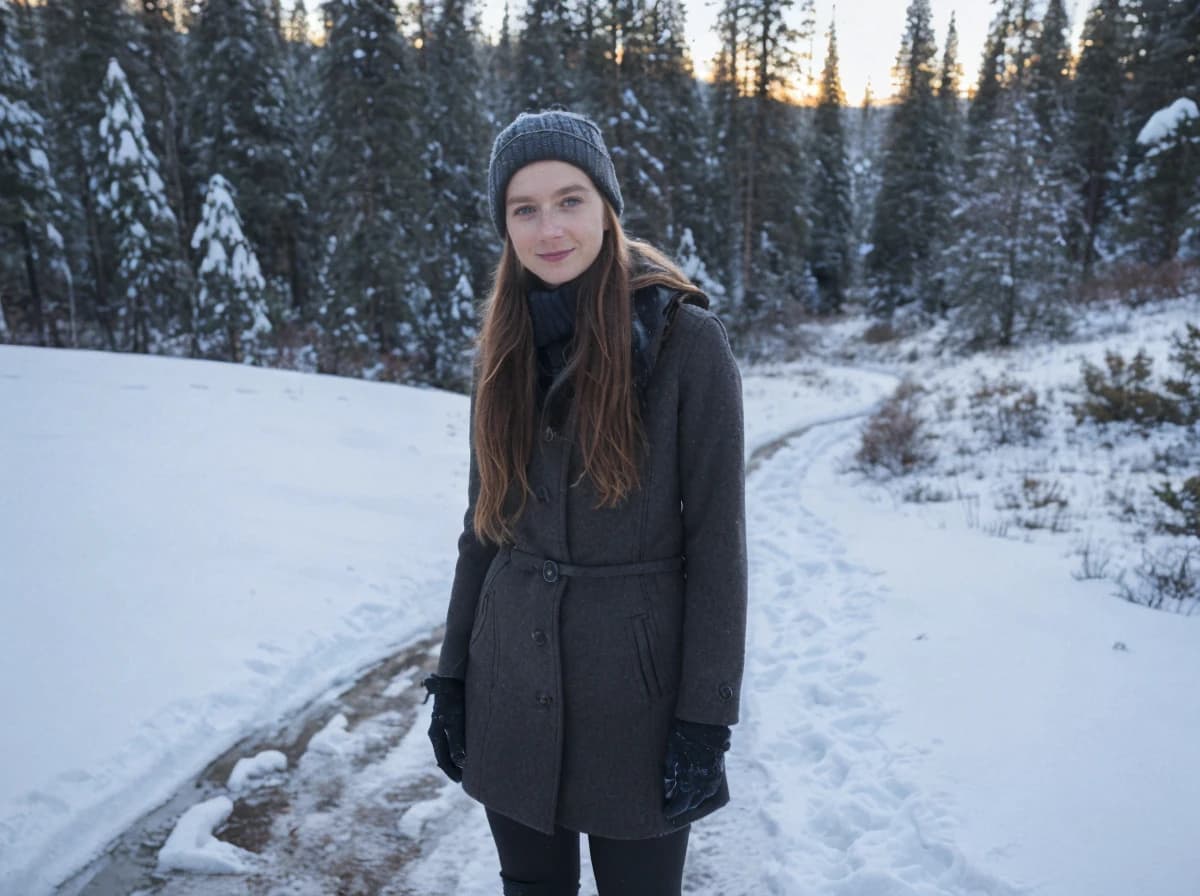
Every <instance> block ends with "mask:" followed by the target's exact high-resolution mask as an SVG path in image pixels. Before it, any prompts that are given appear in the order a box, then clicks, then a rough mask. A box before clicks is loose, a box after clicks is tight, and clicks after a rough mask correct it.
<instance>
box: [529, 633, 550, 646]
mask: <svg viewBox="0 0 1200 896" xmlns="http://www.w3.org/2000/svg"><path fill="white" fill-rule="evenodd" d="M532 637H533V643H534V644H536V645H537V646H538V647H541V646H542V645H544V644H545V643H546V640H547V639H546V633H545V632H544V631H542V630H541V629H540V628H536V629H534V630H533V635H532Z"/></svg>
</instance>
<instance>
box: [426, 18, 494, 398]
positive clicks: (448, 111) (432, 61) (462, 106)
mask: <svg viewBox="0 0 1200 896" xmlns="http://www.w3.org/2000/svg"><path fill="white" fill-rule="evenodd" d="M466 12H467V5H466V3H464V2H463V0H442V3H441V5H440V7H439V8H438V10H437V11H436V14H435V15H434V17H433V18H432V19H431V21H430V26H429V32H428V34H429V39H428V42H427V43H426V44H425V45H424V46H423V47H422V48H421V52H422V53H423V54H425V55H426V57H427V61H426V65H425V73H426V85H427V86H426V91H425V96H426V99H425V102H426V104H427V105H426V109H427V110H428V115H427V123H426V124H425V125H424V127H423V128H422V130H423V136H424V139H425V141H426V148H427V153H428V157H429V161H428V166H429V177H428V180H429V187H430V190H431V191H432V195H431V204H430V211H429V217H428V223H427V225H426V234H427V236H425V237H424V239H423V246H422V248H423V254H424V258H425V265H424V276H423V280H424V282H425V283H426V284H427V285H428V291H427V292H422V293H421V295H422V296H427V301H426V302H425V303H424V304H423V305H421V306H418V307H414V309H413V317H414V321H415V327H416V331H417V341H418V344H419V346H420V348H419V352H420V354H419V364H420V367H421V371H420V378H421V379H422V380H424V381H425V382H429V383H432V384H434V385H437V386H442V387H449V388H455V387H457V388H465V387H466V386H467V385H468V383H469V380H470V351H471V346H472V341H473V339H474V337H475V334H476V328H475V304H476V303H477V302H478V301H479V299H480V297H481V296H482V295H483V293H484V290H486V288H487V285H488V284H487V273H488V270H489V268H490V266H491V264H492V263H493V260H494V258H495V257H496V253H497V246H496V237H495V234H494V233H493V232H492V226H491V222H490V219H489V218H488V216H487V213H486V209H487V196H486V192H485V190H486V184H485V183H484V182H483V179H482V177H481V172H480V165H479V161H478V159H479V153H480V150H481V148H482V147H484V146H485V144H486V141H487V137H488V125H487V122H486V120H485V119H484V115H483V109H482V107H481V104H480V102H479V96H478V94H477V92H476V91H475V85H474V84H473V83H471V82H470V81H467V80H465V79H464V78H463V77H462V70H463V67H464V66H466V67H468V68H470V69H472V70H474V69H476V68H477V67H478V66H479V65H480V60H479V57H478V56H477V51H476V47H477V44H478V41H477V40H476V37H475V35H474V34H473V32H472V30H471V28H470V26H469V23H468V22H467V20H466ZM414 298H415V297H414Z"/></svg>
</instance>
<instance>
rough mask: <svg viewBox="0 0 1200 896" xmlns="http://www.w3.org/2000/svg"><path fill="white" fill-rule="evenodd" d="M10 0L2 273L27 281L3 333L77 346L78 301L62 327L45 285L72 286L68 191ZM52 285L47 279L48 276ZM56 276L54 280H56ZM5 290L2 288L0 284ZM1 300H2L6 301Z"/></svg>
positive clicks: (1, 79) (2, 25) (1, 114)
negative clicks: (64, 228)
mask: <svg viewBox="0 0 1200 896" xmlns="http://www.w3.org/2000/svg"><path fill="white" fill-rule="evenodd" d="M18 24H19V23H18V21H17V18H16V15H15V11H14V10H13V8H12V4H11V3H10V2H9V0H0V275H3V279H4V280H5V281H7V282H10V283H17V282H20V281H22V280H23V281H24V283H25V289H26V292H25V296H24V301H23V302H22V303H21V305H22V307H21V308H20V309H16V308H9V309H7V311H8V313H7V314H6V313H5V312H6V309H4V308H3V307H0V338H4V339H9V338H16V337H20V338H28V339H31V340H32V341H33V342H36V343H37V344H39V345H62V344H64V343H65V344H70V345H75V344H77V342H76V332H75V313H74V303H73V302H70V303H69V305H68V309H69V317H68V320H67V321H65V322H64V323H66V324H68V326H69V330H68V332H67V333H65V334H64V333H60V332H59V322H58V321H57V319H56V315H55V314H54V310H55V308H56V306H57V305H58V303H57V302H54V301H53V300H52V299H50V298H49V297H48V296H47V295H46V291H47V286H48V285H51V286H53V287H57V286H59V285H60V284H61V285H63V286H65V287H66V291H67V292H68V297H70V295H71V293H70V289H71V271H70V268H69V266H68V264H67V260H66V255H65V253H64V246H63V239H62V235H61V232H60V226H61V222H62V213H63V197H62V194H61V193H60V192H59V188H58V184H57V182H56V181H55V178H54V175H53V173H52V171H51V163H50V153H49V145H48V144H49V140H48V137H47V126H46V121H45V119H44V118H43V117H42V116H41V114H40V113H39V112H38V111H37V109H36V108H35V107H34V99H35V97H34V82H33V76H32V73H31V72H30V69H29V66H28V64H27V63H26V60H25V56H24V53H23V51H22V47H21V41H20V39H19V34H18ZM48 279H49V280H50V281H51V283H49V284H48V283H47V280H48ZM55 281H57V282H55ZM0 292H3V290H0ZM2 304H3V303H0V305H2Z"/></svg>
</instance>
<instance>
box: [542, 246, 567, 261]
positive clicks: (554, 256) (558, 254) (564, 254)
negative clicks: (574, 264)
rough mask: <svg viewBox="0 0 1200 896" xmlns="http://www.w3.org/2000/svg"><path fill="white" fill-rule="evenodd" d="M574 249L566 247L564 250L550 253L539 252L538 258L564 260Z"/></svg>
mask: <svg viewBox="0 0 1200 896" xmlns="http://www.w3.org/2000/svg"><path fill="white" fill-rule="evenodd" d="M574 251H575V250H574V249H564V250H563V251H562V252H551V253H550V254H548V255H542V254H540V253H539V254H538V258H540V259H541V260H542V261H562V260H563V259H564V258H566V257H567V256H568V255H570V254H571V253H572V252H574Z"/></svg>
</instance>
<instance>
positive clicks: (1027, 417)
mask: <svg viewBox="0 0 1200 896" xmlns="http://www.w3.org/2000/svg"><path fill="white" fill-rule="evenodd" d="M969 400H970V404H971V418H972V421H973V423H974V425H975V427H976V428H977V429H979V430H980V431H982V432H983V433H984V434H986V435H987V436H988V438H989V439H990V440H991V441H992V443H993V444H996V445H1025V444H1028V443H1029V442H1032V441H1033V440H1035V439H1040V438H1041V437H1042V434H1043V433H1044V432H1045V430H1046V423H1047V422H1048V421H1049V419H1050V414H1049V412H1048V411H1047V410H1046V408H1045V406H1044V405H1042V404H1041V403H1040V402H1039V400H1038V394H1037V390H1036V389H1034V388H1032V387H1030V386H1023V385H1022V384H1021V383H1019V382H1017V381H1016V380H1014V379H1011V378H1009V377H1005V376H1001V377H1000V378H999V379H997V380H988V379H986V378H985V377H980V379H979V383H978V385H977V386H976V387H975V391H974V392H972V393H971V395H970V397H969Z"/></svg>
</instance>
